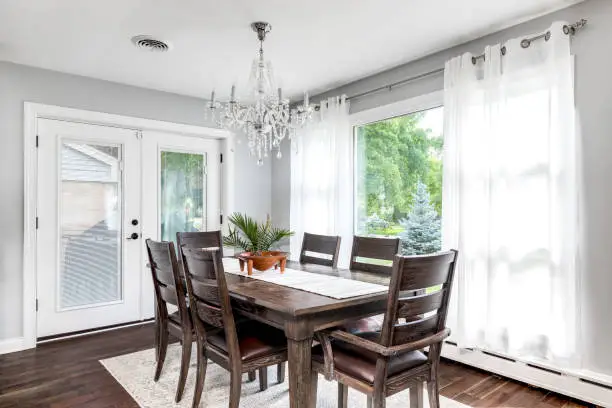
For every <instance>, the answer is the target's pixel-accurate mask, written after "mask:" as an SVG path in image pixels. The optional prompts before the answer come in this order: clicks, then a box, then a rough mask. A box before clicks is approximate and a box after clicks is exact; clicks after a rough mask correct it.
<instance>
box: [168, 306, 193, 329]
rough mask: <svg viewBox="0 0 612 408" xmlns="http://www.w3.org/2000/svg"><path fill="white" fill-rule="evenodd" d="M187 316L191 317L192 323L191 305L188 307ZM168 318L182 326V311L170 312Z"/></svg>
mask: <svg viewBox="0 0 612 408" xmlns="http://www.w3.org/2000/svg"><path fill="white" fill-rule="evenodd" d="M187 318H188V319H189V323H190V324H191V313H190V312H189V307H187ZM168 320H170V321H171V322H173V323H175V324H177V325H179V326H180V325H181V312H180V311H179V310H177V311H176V312H174V313H170V314H169V315H168Z"/></svg>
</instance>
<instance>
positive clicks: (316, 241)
mask: <svg viewBox="0 0 612 408" xmlns="http://www.w3.org/2000/svg"><path fill="white" fill-rule="evenodd" d="M339 252H340V237H339V236H329V235H317V234H310V233H308V232H305V233H304V238H303V239H302V250H301V252H300V263H309V264H317V265H324V266H331V267H332V268H335V267H337V266H338V253H339ZM319 254H322V255H327V256H328V257H329V256H331V259H330V258H328V257H325V258H323V257H320V256H315V255H319Z"/></svg>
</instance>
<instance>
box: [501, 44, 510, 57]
mask: <svg viewBox="0 0 612 408" xmlns="http://www.w3.org/2000/svg"><path fill="white" fill-rule="evenodd" d="M506 51H508V50H507V49H506V46H505V45H504V46H503V47H501V55H506Z"/></svg>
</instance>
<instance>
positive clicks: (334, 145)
mask: <svg viewBox="0 0 612 408" xmlns="http://www.w3.org/2000/svg"><path fill="white" fill-rule="evenodd" d="M318 115H320V117H319V118H316V120H315V121H314V123H313V124H312V125H309V126H308V127H306V128H305V129H304V130H302V131H301V132H300V134H299V135H298V137H297V138H296V139H295V140H294V141H293V144H294V146H293V148H292V152H291V229H292V230H293V231H295V235H294V236H293V237H292V238H291V257H292V259H298V258H299V254H300V248H301V245H302V237H303V234H304V232H310V233H314V234H325V235H340V236H341V237H342V242H341V246H340V258H339V265H348V258H349V254H350V247H351V242H352V235H353V181H352V180H353V174H352V132H351V126H350V122H349V105H348V101H346V99H345V97H336V98H329V99H327V100H326V101H322V102H321V110H320V111H319V113H318ZM319 119H320V120H319Z"/></svg>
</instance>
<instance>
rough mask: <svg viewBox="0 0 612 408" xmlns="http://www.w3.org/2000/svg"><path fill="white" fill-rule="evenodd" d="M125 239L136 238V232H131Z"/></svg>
mask: <svg viewBox="0 0 612 408" xmlns="http://www.w3.org/2000/svg"><path fill="white" fill-rule="evenodd" d="M126 239H138V233H136V232H132V234H131V235H130V236H129V237H127V238H126Z"/></svg>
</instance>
